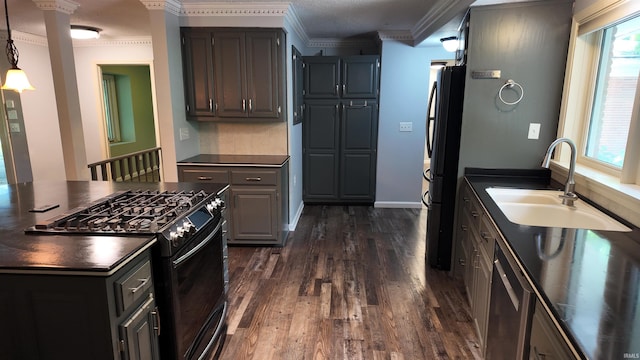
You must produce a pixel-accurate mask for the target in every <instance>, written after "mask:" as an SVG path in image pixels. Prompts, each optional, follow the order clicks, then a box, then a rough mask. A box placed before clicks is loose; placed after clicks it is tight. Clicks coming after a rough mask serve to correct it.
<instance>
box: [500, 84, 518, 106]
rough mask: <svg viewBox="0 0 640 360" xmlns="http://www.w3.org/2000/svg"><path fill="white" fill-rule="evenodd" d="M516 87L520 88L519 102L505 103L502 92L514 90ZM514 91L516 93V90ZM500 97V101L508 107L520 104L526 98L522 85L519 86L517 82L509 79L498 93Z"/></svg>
mask: <svg viewBox="0 0 640 360" xmlns="http://www.w3.org/2000/svg"><path fill="white" fill-rule="evenodd" d="M514 86H517V87H519V88H520V97H519V98H518V100H516V101H513V102H509V101H505V100H504V99H503V98H502V91H504V89H512V88H513V87H514ZM514 91H516V90H515V89H514ZM498 97H499V98H500V101H502V102H503V103H505V104H507V105H515V104H517V103H519V102H520V101H521V100H522V98H523V97H524V89H523V88H522V86H521V85H520V84H518V83H517V82H515V81H513V80H511V79H509V80H507V82H505V83H504V85H502V87H501V88H500V90H499V91H498Z"/></svg>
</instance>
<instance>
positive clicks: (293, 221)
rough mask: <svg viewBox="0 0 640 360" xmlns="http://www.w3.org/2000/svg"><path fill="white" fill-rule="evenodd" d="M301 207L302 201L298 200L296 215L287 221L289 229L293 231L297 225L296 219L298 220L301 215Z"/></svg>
mask: <svg viewBox="0 0 640 360" xmlns="http://www.w3.org/2000/svg"><path fill="white" fill-rule="evenodd" d="M302 209H304V202H303V201H301V202H300V206H298V211H296V215H295V216H294V217H293V220H292V221H291V223H289V231H295V230H296V226H298V221H300V217H301V216H302Z"/></svg>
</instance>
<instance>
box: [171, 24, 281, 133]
mask: <svg viewBox="0 0 640 360" xmlns="http://www.w3.org/2000/svg"><path fill="white" fill-rule="evenodd" d="M181 33H182V34H181V35H182V44H183V45H182V55H183V67H184V68H183V72H184V82H185V99H186V106H187V109H186V110H187V118H188V119H190V120H198V121H243V120H252V121H283V120H284V116H283V109H284V104H285V99H286V94H285V80H286V78H285V71H284V65H285V49H284V44H285V35H284V31H282V30H281V29H257V28H182V29H181Z"/></svg>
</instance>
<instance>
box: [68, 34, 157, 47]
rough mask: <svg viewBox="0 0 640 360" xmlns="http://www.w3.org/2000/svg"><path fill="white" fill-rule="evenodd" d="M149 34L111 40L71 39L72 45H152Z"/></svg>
mask: <svg viewBox="0 0 640 360" xmlns="http://www.w3.org/2000/svg"><path fill="white" fill-rule="evenodd" d="M152 45H153V43H152V42H151V36H140V37H130V38H119V39H113V40H105V39H93V40H73V47H74V48H80V47H101V46H152Z"/></svg>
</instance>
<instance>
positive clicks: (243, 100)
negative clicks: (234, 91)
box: [242, 99, 247, 112]
mask: <svg viewBox="0 0 640 360" xmlns="http://www.w3.org/2000/svg"><path fill="white" fill-rule="evenodd" d="M242 112H247V101H246V100H245V99H242Z"/></svg>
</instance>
